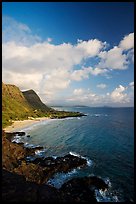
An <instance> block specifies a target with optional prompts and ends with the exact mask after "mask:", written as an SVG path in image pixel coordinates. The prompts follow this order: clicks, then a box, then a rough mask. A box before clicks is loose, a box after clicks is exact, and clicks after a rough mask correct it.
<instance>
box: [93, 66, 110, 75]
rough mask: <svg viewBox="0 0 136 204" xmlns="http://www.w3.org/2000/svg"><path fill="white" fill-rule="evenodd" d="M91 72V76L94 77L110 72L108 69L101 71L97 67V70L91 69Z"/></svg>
mask: <svg viewBox="0 0 136 204" xmlns="http://www.w3.org/2000/svg"><path fill="white" fill-rule="evenodd" d="M90 72H91V74H92V75H95V76H97V75H105V73H107V72H108V70H107V69H101V68H99V67H96V68H94V69H93V68H90Z"/></svg>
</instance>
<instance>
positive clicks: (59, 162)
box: [33, 154, 87, 173]
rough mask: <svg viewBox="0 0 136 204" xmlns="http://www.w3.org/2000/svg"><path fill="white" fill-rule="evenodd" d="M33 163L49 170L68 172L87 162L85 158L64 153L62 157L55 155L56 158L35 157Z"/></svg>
mask: <svg viewBox="0 0 136 204" xmlns="http://www.w3.org/2000/svg"><path fill="white" fill-rule="evenodd" d="M33 163H35V164H39V165H40V166H42V167H44V168H45V167H46V168H48V169H50V170H51V172H54V173H56V172H68V171H70V170H71V169H74V168H77V167H81V166H85V165H86V164H87V161H86V159H83V158H79V157H76V156H73V155H70V154H68V155H66V156H64V157H57V158H56V159H54V158H52V157H47V158H44V159H42V158H36V159H35V160H34V161H33Z"/></svg>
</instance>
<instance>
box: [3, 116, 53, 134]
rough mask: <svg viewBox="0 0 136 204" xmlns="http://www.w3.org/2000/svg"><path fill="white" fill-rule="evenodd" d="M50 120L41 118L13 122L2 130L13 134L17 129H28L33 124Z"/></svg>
mask: <svg viewBox="0 0 136 204" xmlns="http://www.w3.org/2000/svg"><path fill="white" fill-rule="evenodd" d="M49 119H50V118H48V117H42V118H34V119H29V120H20V121H14V122H13V124H12V125H10V126H8V127H6V128H4V130H5V131H6V132H13V131H16V130H18V129H23V128H26V127H29V126H31V125H33V124H35V123H39V122H41V121H44V120H49Z"/></svg>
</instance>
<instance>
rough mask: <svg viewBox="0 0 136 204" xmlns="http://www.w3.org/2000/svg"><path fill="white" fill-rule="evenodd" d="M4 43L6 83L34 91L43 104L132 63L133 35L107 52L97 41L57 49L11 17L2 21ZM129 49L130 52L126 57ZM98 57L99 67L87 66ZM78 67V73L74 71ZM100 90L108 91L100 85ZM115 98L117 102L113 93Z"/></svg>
mask: <svg viewBox="0 0 136 204" xmlns="http://www.w3.org/2000/svg"><path fill="white" fill-rule="evenodd" d="M2 40H3V44H2V79H3V82H5V83H12V84H15V85H17V86H19V87H20V88H21V89H23V90H24V89H31V88H33V89H35V90H36V91H37V92H38V93H39V94H40V95H41V96H42V99H43V100H44V96H45V99H46V101H47V102H50V101H53V100H54V99H55V98H57V97H58V96H59V93H62V91H67V90H68V88H69V86H70V84H71V82H72V81H75V82H77V81H82V80H85V79H88V78H89V77H93V76H98V75H103V76H107V74H108V73H109V72H110V71H111V70H112V69H120V70H122V69H126V68H127V66H128V60H129V59H130V58H131V59H133V49H131V48H132V44H131V43H130V42H131V41H132V35H128V36H126V37H124V39H123V40H122V41H121V42H120V44H119V46H115V47H113V48H112V49H110V50H108V51H106V50H105V49H107V47H106V46H107V43H106V42H102V41H100V40H98V39H89V40H86V41H85V40H81V39H80V40H77V43H76V44H71V43H60V44H58V45H55V44H53V43H52V39H51V38H50V37H48V38H47V39H46V40H45V41H42V39H41V38H40V37H39V36H38V35H35V34H33V32H32V30H31V29H30V27H29V26H28V25H26V24H24V23H20V22H17V21H16V20H15V19H13V18H11V17H4V18H3V33H2ZM126 49H129V52H128V53H127V54H124V53H123V51H124V50H126ZM96 57H97V59H98V61H100V62H99V63H98V62H96V64H95V65H94V66H87V65H86V64H87V61H88V60H90V61H91V59H95V58H96ZM83 64H84V66H83ZM76 66H78V69H75V67H76ZM99 88H105V87H104V85H99ZM116 92H117V91H116ZM121 94H123V95H124V92H123V91H122V92H120V97H121ZM73 95H74V97H76V99H79V100H80V99H81V100H82V102H85V101H87V100H88V101H90V102H92V103H99V102H102V101H103V102H105V100H109V99H107V98H105V96H103V95H101V96H99V95H97V94H95V93H92V92H89V91H88V90H87V91H85V90H83V89H79V90H78V89H75V91H74V93H73ZM81 95H82V96H83V97H81ZM112 96H113V98H114V93H113V94H112ZM109 97H110V95H109ZM58 100H59V99H58ZM73 100H74V99H73ZM69 101H70V98H69ZM71 101H72V98H71Z"/></svg>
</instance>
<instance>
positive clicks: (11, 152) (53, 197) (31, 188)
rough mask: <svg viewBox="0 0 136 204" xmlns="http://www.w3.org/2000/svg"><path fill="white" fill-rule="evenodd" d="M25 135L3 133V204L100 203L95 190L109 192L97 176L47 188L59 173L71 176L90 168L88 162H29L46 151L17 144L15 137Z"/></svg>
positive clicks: (62, 159)
mask: <svg viewBox="0 0 136 204" xmlns="http://www.w3.org/2000/svg"><path fill="white" fill-rule="evenodd" d="M15 135H16V136H17V135H18V136H24V135H25V133H24V132H14V133H5V132H4V131H3V132H2V168H3V170H2V200H3V201H35V202H40V201H46V202H54V201H55V202H91V201H93V202H97V200H96V198H95V189H98V190H100V189H101V190H103V191H104V190H106V189H107V188H108V185H107V184H106V183H105V182H104V181H103V180H102V179H100V178H98V177H96V176H92V177H84V178H74V179H71V180H70V181H68V182H66V183H64V184H63V185H62V186H61V188H60V189H56V188H54V187H52V186H50V185H48V184H47V181H48V180H49V179H50V178H51V177H52V176H53V175H54V174H55V173H59V172H65V173H66V172H69V171H70V170H72V169H75V168H77V167H81V168H84V167H85V166H86V165H87V160H86V159H85V158H81V157H77V156H74V155H71V154H67V155H65V156H63V157H57V158H53V157H46V158H42V157H38V158H34V159H33V160H28V159H27V158H28V157H31V156H34V155H35V152H36V151H38V150H42V149H43V147H40V146H37V147H34V148H28V147H25V146H24V144H23V143H20V144H17V143H13V142H11V141H12V138H13V137H14V136H15Z"/></svg>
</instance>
